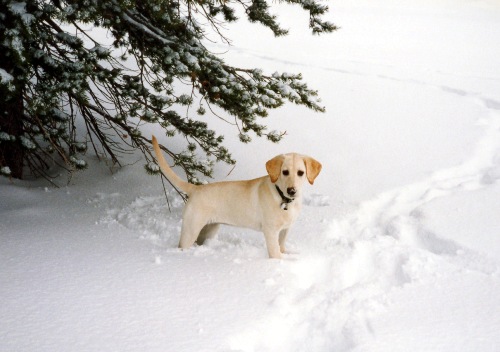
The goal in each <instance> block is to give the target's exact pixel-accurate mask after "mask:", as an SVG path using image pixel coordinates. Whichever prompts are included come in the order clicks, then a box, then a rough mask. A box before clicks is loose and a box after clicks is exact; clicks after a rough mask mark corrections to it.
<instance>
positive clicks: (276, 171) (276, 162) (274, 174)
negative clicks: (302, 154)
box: [266, 155, 284, 183]
mask: <svg viewBox="0 0 500 352" xmlns="http://www.w3.org/2000/svg"><path fill="white" fill-rule="evenodd" d="M283 159H284V157H283V155H278V156H275V157H274V158H272V159H271V160H269V161H268V162H267V163H266V170H267V173H268V174H269V176H270V177H271V182H272V183H275V182H276V181H278V178H279V177H280V173H281V166H282V165H283Z"/></svg>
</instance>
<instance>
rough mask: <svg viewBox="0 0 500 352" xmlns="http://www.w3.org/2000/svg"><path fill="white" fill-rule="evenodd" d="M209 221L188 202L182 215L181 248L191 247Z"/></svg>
mask: <svg viewBox="0 0 500 352" xmlns="http://www.w3.org/2000/svg"><path fill="white" fill-rule="evenodd" d="M207 223H208V220H207V219H205V218H204V217H202V216H200V214H197V213H196V212H195V211H194V209H193V207H191V206H190V204H189V203H188V204H187V205H186V208H184V214H183V217H182V228H181V238H180V240H179V248H182V249H187V248H189V247H191V246H192V245H193V244H194V242H195V241H196V239H197V238H198V236H199V235H200V232H201V231H202V229H203V227H205V225H206V224H207Z"/></svg>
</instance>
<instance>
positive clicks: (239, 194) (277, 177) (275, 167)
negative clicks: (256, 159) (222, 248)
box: [152, 136, 321, 259]
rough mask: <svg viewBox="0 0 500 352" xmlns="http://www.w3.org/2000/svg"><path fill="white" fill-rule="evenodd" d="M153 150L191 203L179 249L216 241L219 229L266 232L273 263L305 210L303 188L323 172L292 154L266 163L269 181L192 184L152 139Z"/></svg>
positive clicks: (161, 166)
mask: <svg viewBox="0 0 500 352" xmlns="http://www.w3.org/2000/svg"><path fill="white" fill-rule="evenodd" d="M152 142H153V148H154V151H155V153H156V158H157V159H158V164H159V165H160V168H161V170H162V172H163V174H164V175H165V176H166V177H167V178H168V179H169V180H170V182H172V184H173V185H174V186H175V187H176V188H178V189H180V190H181V191H183V192H185V193H186V194H187V196H188V202H187V203H186V206H185V208H184V212H183V217H182V229H181V238H180V241H179V247H180V248H183V249H185V248H189V247H190V246H192V245H193V243H194V242H195V241H197V242H198V243H199V244H202V243H203V242H204V241H205V240H206V239H207V238H211V237H213V236H214V235H215V234H216V232H217V230H218V228H219V225H220V224H227V225H233V226H238V227H246V228H250V229H254V230H257V231H262V232H263V233H264V237H265V239H266V244H267V251H268V253H269V257H270V258H278V259H279V258H281V253H284V252H285V240H286V236H287V234H288V231H289V230H290V227H291V226H292V224H293V222H294V221H295V219H296V218H297V216H298V215H299V212H300V209H301V206H302V198H301V197H302V185H303V183H304V181H305V179H307V180H308V181H309V183H310V184H313V183H314V179H315V178H316V177H317V176H318V174H319V172H320V171H321V164H320V163H319V162H318V161H316V160H314V159H313V158H311V157H308V156H304V155H300V154H295V153H290V154H283V155H278V156H276V157H274V158H273V159H271V160H269V161H268V162H267V163H266V169H267V173H268V175H267V176H263V177H260V178H256V179H253V180H245V181H227V182H215V183H210V184H206V185H193V184H191V183H188V182H186V181H184V180H182V179H181V178H180V177H179V176H177V174H176V173H174V171H173V170H172V169H171V168H170V167H169V166H168V163H167V162H166V160H165V158H164V157H163V154H162V152H161V150H160V146H159V145H158V142H157V140H156V138H155V136H153V138H152Z"/></svg>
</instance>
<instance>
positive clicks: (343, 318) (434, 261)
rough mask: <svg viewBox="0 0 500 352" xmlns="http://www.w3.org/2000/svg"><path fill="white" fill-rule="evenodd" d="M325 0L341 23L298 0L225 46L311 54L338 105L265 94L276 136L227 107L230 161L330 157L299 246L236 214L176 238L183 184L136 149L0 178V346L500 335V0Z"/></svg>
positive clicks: (493, 338)
mask: <svg viewBox="0 0 500 352" xmlns="http://www.w3.org/2000/svg"><path fill="white" fill-rule="evenodd" d="M329 5H330V8H331V15H330V17H331V19H332V20H333V22H334V23H336V24H337V25H339V26H341V30H340V31H338V32H336V33H334V34H331V35H324V36H320V37H312V36H310V35H309V34H308V33H304V32H303V30H304V28H305V27H306V26H307V18H306V17H307V16H303V15H301V14H300V12H299V11H297V10H296V9H293V8H292V9H287V8H280V9H279V11H280V17H281V18H282V22H283V23H284V24H285V26H286V27H289V28H291V34H290V36H288V37H285V38H278V39H273V38H272V36H271V35H270V33H268V31H266V30H264V29H262V28H260V27H259V26H257V25H248V24H242V25H239V26H230V29H229V32H228V35H229V36H230V37H232V38H233V39H234V41H233V45H234V47H233V48H231V49H230V50H229V52H227V53H226V54H225V56H226V58H227V60H228V61H230V62H231V63H233V64H237V65H238V66H241V67H262V68H263V69H265V70H266V71H268V72H269V71H270V72H274V71H275V70H279V71H289V72H302V73H303V74H304V77H305V79H306V81H307V82H308V83H309V85H310V86H312V87H315V88H317V89H318V90H319V91H320V95H321V97H322V98H323V102H324V105H325V106H326V108H327V112H326V113H325V114H315V113H312V112H310V111H307V110H306V109H303V108H299V107H295V106H291V105H289V106H286V107H284V108H283V109H281V110H278V111H274V112H272V116H271V117H270V118H269V120H268V123H269V126H270V128H271V129H280V130H286V131H287V137H286V139H285V140H284V141H283V142H282V143H280V144H278V145H274V144H271V143H269V142H266V141H264V140H255V141H254V143H251V144H249V145H242V144H239V143H237V142H236V139H237V137H236V136H235V134H236V133H235V131H232V130H231V129H229V128H228V127H227V126H221V128H226V130H227V131H228V132H227V136H226V139H227V141H228V142H227V143H228V146H229V147H230V149H231V150H232V151H233V156H235V157H236V158H237V160H238V161H239V163H238V164H237V166H236V168H235V169H234V170H233V171H232V172H231V173H230V175H229V176H226V175H227V174H228V173H229V171H230V168H229V167H227V166H224V165H219V166H218V169H217V172H216V173H217V177H216V179H218V180H223V179H224V180H225V179H245V178H253V177H257V176H261V175H263V174H264V172H265V168H264V162H265V161H266V160H268V159H270V158H271V157H272V156H274V155H276V154H279V153H281V152H288V151H297V152H301V153H304V154H309V155H312V156H314V157H315V158H316V159H318V160H320V161H321V162H322V163H323V171H322V173H321V174H320V175H319V177H318V179H317V180H316V182H315V185H314V186H313V187H308V189H307V190H306V192H307V196H306V197H305V200H304V202H305V206H304V209H303V212H302V214H301V217H300V219H299V220H298V222H297V223H296V226H295V227H294V228H293V230H292V232H291V235H290V242H291V243H290V253H289V254H287V255H286V256H285V258H284V259H283V260H281V261H276V260H269V259H267V252H266V249H265V244H264V239H263V236H262V235H261V234H260V233H256V232H252V231H249V230H243V229H235V228H223V229H222V230H221V233H220V234H219V236H218V237H217V238H216V239H214V240H212V241H210V242H209V243H208V244H207V245H204V246H200V247H195V248H192V249H190V250H188V251H184V252H181V251H180V250H178V249H177V248H176V245H177V241H178V236H179V230H180V224H181V209H182V204H183V203H182V201H181V200H180V198H179V197H178V196H177V195H176V194H175V193H174V192H173V191H171V190H169V200H170V208H171V212H169V210H168V205H167V204H166V201H165V197H164V196H163V189H162V186H161V182H160V179H159V178H157V177H151V176H148V175H146V174H145V173H144V169H143V167H142V164H143V162H142V161H141V162H137V163H135V164H134V162H135V161H137V160H138V157H135V158H134V157H130V160H129V163H130V165H129V166H126V167H124V168H123V169H121V170H119V171H117V172H116V173H114V174H112V175H111V174H110V172H109V170H108V168H107V166H106V165H105V164H104V163H100V164H98V163H96V162H91V164H92V165H91V169H90V170H88V171H85V173H81V174H78V175H77V176H76V177H74V178H73V179H72V181H71V185H69V186H67V187H62V188H60V189H54V188H46V187H45V185H44V184H43V183H42V182H41V181H23V182H20V181H14V182H13V183H11V182H9V181H8V180H7V179H0V199H1V201H0V219H1V221H0V302H1V304H0V351H148V352H149V351H162V352H164V351H181V352H182V351H186V352H187V351H306V350H307V351H384V352H385V351H482V352H485V351H492V352H493V351H499V350H500V333H499V331H500V300H499V297H500V271H499V268H500V259H498V258H500V181H499V180H500V61H499V57H500V41H499V40H498V38H500V4H498V3H495V1H493V0H492V1H473V0H470V1H469V0H457V1H451V0H450V1H447V0H437V1H425V0H417V1H413V2H412V3H411V4H406V2H401V1H395V0H394V1H391V0H370V1H368V0H360V1H356V2H353V1H348V0H338V1H335V2H331V3H329ZM217 49H218V50H219V51H220V52H225V51H226V49H227V48H225V47H222V46H214V50H217ZM149 132H151V131H148V133H149ZM155 133H156V134H157V135H159V134H160V133H161V132H160V131H159V130H157V131H155ZM163 142H164V143H166V140H163ZM60 182H61V183H64V176H63V177H62V178H61V181H60Z"/></svg>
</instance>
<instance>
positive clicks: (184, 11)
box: [0, 0, 336, 181]
mask: <svg viewBox="0 0 500 352" xmlns="http://www.w3.org/2000/svg"><path fill="white" fill-rule="evenodd" d="M285 2H286V3H289V4H298V5H300V6H301V7H302V8H303V9H304V10H306V11H307V12H309V17H310V28H311V29H312V32H313V33H316V34H318V33H324V32H331V31H333V30H335V29H336V27H335V26H334V25H333V24H331V23H329V22H326V21H323V20H322V19H321V16H322V15H323V14H325V13H326V12H327V11H328V9H327V7H326V6H323V5H320V4H318V2H317V1H316V0H285ZM238 6H239V7H242V8H243V10H244V13H245V14H246V16H247V17H248V19H249V20H250V21H251V22H259V23H261V24H262V25H264V26H266V27H268V28H269V29H270V30H271V31H272V32H273V33H274V35H276V36H282V35H285V34H287V31H286V30H285V29H283V28H281V26H280V25H279V23H278V22H277V18H276V16H274V15H272V14H271V13H270V8H269V5H268V2H267V1H266V0H248V1H237V0H147V1H140V0H109V1H101V0H30V1H24V2H23V1H19V0H17V1H12V0H0V107H1V108H0V173H2V174H3V175H7V176H10V177H15V178H22V176H23V165H24V166H27V167H29V169H30V170H31V172H32V173H34V174H35V175H41V176H44V177H46V178H47V179H50V177H49V175H48V174H47V172H46V170H47V168H48V166H49V165H50V164H51V163H57V164H58V165H60V166H62V167H64V168H66V169H67V170H69V171H73V170H78V169H84V168H85V167H86V166H87V162H86V161H85V159H84V158H83V155H84V154H85V152H86V150H87V148H88V147H89V148H92V149H93V150H94V151H95V153H96V155H98V156H99V155H101V156H102V155H104V156H106V157H108V158H110V159H111V160H112V161H113V162H114V163H117V164H119V155H120V153H123V152H126V151H129V150H133V149H136V148H138V149H140V150H141V151H142V153H143V154H144V156H145V159H146V165H147V167H146V168H147V169H148V170H149V171H151V172H155V171H156V170H157V167H156V166H155V164H154V161H153V160H154V158H153V157H152V154H151V151H150V141H149V138H148V137H149V136H143V135H142V134H141V131H140V126H141V125H142V124H145V123H154V124H159V125H160V126H162V127H163V128H164V129H165V132H166V134H167V135H168V136H173V135H174V134H181V135H183V136H185V137H186V140H187V141H188V142H187V144H186V149H185V150H184V151H183V152H180V153H174V152H172V151H170V150H169V149H167V148H163V149H164V150H165V152H167V153H168V154H170V156H171V157H172V158H173V159H174V161H175V163H176V164H177V165H180V166H182V167H183V168H184V170H185V171H186V173H187V175H188V178H189V179H190V180H191V181H193V180H195V179H196V174H197V173H198V172H199V173H201V174H203V175H207V176H209V175H210V174H211V170H212V166H213V162H214V161H223V162H226V163H230V164H233V163H234V162H235V161H234V160H233V159H232V157H231V155H230V153H229V151H228V150H227V149H226V148H225V147H224V146H223V136H220V135H217V133H216V132H215V131H213V130H210V129H209V128H208V126H207V123H206V122H204V121H203V119H202V118H201V116H200V115H204V114H211V115H215V116H216V113H215V112H214V110H215V109H214V108H215V107H217V109H218V110H220V109H222V110H223V111H225V113H227V114H228V115H231V116H232V118H234V119H235V121H236V126H237V128H238V133H239V136H240V140H241V141H242V142H249V141H250V140H251V134H255V135H257V136H266V137H267V138H268V139H269V140H271V141H274V142H276V141H279V140H280V138H281V137H282V136H281V134H280V133H279V132H276V131H271V132H269V131H267V130H266V126H264V125H263V124H261V123H260V122H259V121H258V119H259V118H260V117H264V116H266V115H267V114H268V110H269V109H273V108H277V107H280V106H281V105H283V104H284V102H285V101H291V102H293V103H296V104H301V105H304V106H306V107H308V108H310V109H312V110H315V111H323V107H321V106H320V105H319V99H317V93H316V91H314V90H311V89H309V88H308V87H307V85H306V84H305V83H303V82H302V77H301V75H300V74H288V73H282V74H279V73H275V74H272V75H266V74H264V73H263V72H262V71H261V70H259V69H244V68H237V67H232V66H229V65H227V64H226V63H225V62H224V61H223V60H222V59H221V58H220V57H218V56H217V55H215V54H213V53H211V52H210V51H209V50H207V48H206V47H205V46H204V43H206V36H207V33H206V30H207V29H211V30H212V31H213V32H214V33H216V34H217V35H219V36H220V38H221V40H226V38H225V37H224V36H223V35H222V32H221V31H220V28H221V26H222V25H223V24H224V23H225V22H235V21H237V20H238V18H237V17H236V15H235V13H236V10H237V7H238ZM98 29H99V30H101V31H107V33H108V37H110V38H111V39H110V40H109V42H107V43H104V42H102V40H101V41H99V38H96V37H95V33H96V32H97V30H98ZM93 35H94V36H93ZM101 38H102V36H101ZM176 82H177V83H178V82H184V83H186V84H188V85H189V86H190V87H191V88H190V89H191V92H192V93H191V94H180V93H178V92H177V91H176V89H175V84H176ZM180 107H181V108H182V107H184V109H185V110H184V111H187V113H186V115H185V116H181V114H179V112H178V111H181V109H180ZM207 110H208V112H207ZM219 117H220V116H219ZM204 118H205V119H206V117H204ZM78 125H81V126H84V127H85V128H84V129H83V130H84V133H83V134H82V133H81V132H82V131H80V130H81V129H79V128H77V126H78ZM85 130H86V131H85ZM197 148H201V149H202V150H203V151H204V153H205V154H206V155H207V156H209V160H211V161H210V162H207V161H204V160H200V159H199V158H197V156H196V155H197V153H195V151H196V150H197Z"/></svg>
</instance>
